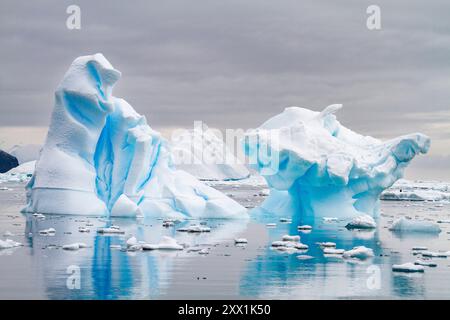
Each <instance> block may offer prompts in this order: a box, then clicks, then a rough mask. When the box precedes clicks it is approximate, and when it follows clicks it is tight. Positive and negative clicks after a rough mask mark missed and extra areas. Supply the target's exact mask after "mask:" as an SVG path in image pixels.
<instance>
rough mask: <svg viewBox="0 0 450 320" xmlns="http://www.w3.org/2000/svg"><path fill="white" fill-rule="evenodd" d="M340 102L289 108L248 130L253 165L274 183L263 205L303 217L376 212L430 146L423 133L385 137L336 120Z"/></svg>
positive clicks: (248, 150) (307, 219) (246, 144)
mask: <svg viewBox="0 0 450 320" xmlns="http://www.w3.org/2000/svg"><path fill="white" fill-rule="evenodd" d="M341 107H342V105H331V106H329V107H327V108H326V109H325V110H323V111H322V112H314V111H311V110H308V109H304V108H298V107H290V108H286V109H285V110H284V111H283V112H282V113H281V114H278V115H276V116H274V117H272V118H271V119H269V120H267V121H266V122H265V123H264V124H262V125H261V126H260V127H259V128H258V129H255V130H253V131H251V132H249V133H248V134H247V135H246V137H245V141H244V148H245V153H246V154H247V156H248V157H249V158H250V159H253V160H252V161H251V167H253V168H254V169H256V170H257V171H258V172H259V173H260V174H261V175H262V176H263V177H264V178H265V179H266V181H267V184H268V186H269V187H270V189H271V191H270V196H269V197H268V199H266V201H265V202H264V203H263V204H262V208H263V209H265V210H268V211H270V212H271V213H273V214H282V215H287V214H291V215H294V216H296V217H297V218H298V219H300V220H301V222H302V223H312V221H313V220H314V219H315V218H317V217H324V216H333V217H339V218H351V217H355V216H358V215H362V214H368V215H370V216H376V215H377V214H378V210H379V198H380V194H381V193H382V192H383V190H385V189H387V188H389V187H390V186H392V185H393V184H394V182H395V181H397V180H398V179H400V178H401V177H402V176H403V171H404V169H405V168H406V166H407V165H408V164H409V162H410V161H411V160H412V159H413V158H414V157H415V156H416V155H417V154H419V153H426V152H427V151H428V149H429V147H430V139H429V138H428V137H427V136H425V135H423V134H421V133H413V134H409V135H405V136H401V137H397V138H394V139H392V140H388V141H386V142H382V141H380V140H378V139H375V138H372V137H369V136H363V135H360V134H357V133H355V132H353V131H351V130H350V129H347V128H346V127H344V126H343V125H341V124H340V123H339V121H337V120H336V116H335V115H334V113H335V112H336V111H337V110H339V109H340V108H341Z"/></svg>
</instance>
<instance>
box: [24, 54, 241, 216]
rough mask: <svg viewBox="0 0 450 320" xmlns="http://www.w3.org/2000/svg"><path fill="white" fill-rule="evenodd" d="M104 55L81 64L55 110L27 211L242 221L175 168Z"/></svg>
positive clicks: (235, 207)
mask: <svg viewBox="0 0 450 320" xmlns="http://www.w3.org/2000/svg"><path fill="white" fill-rule="evenodd" d="M120 76H121V73H120V72H119V71H118V70H116V69H114V68H113V66H112V65H111V64H110V63H109V62H108V61H107V60H106V59H105V57H104V56H103V55H102V54H95V55H90V56H83V57H79V58H77V59H75V60H74V62H73V63H72V65H71V66H70V68H69V70H68V71H67V73H66V74H65V76H64V78H63V80H62V82H61V83H60V85H59V86H58V88H57V89H56V93H55V107H54V110H53V114H52V118H51V123H50V127H49V131H48V135H47V139H46V142H45V145H44V147H43V148H42V151H41V154H40V158H39V160H38V161H37V164H36V170H35V174H34V176H33V178H32V179H31V180H30V182H29V184H28V186H27V206H26V208H25V209H24V211H25V212H39V213H54V214H77V215H96V216H107V215H111V216H136V215H141V214H142V215H144V216H155V217H173V218H198V217H210V218H241V217H246V216H247V212H246V209H245V208H244V207H242V206H241V205H239V204H238V203H237V202H235V201H234V200H232V199H230V198H228V197H226V196H225V195H223V194H222V193H220V192H219V191H217V190H215V189H213V188H210V187H208V186H206V185H204V184H203V183H201V182H200V181H198V180H197V179H196V178H194V177H193V176H191V175H190V174H188V173H186V172H184V171H181V170H176V169H175V168H174V167H173V165H172V161H171V154H170V149H169V146H168V145H167V143H166V141H165V140H164V139H162V137H161V136H160V134H159V133H158V132H156V131H154V130H152V129H151V128H150V127H149V126H148V125H147V121H146V119H145V117H144V116H141V115H139V114H138V113H136V111H135V110H134V109H133V108H132V107H131V106H130V105H129V104H128V103H127V102H126V101H125V100H123V99H119V98H116V97H114V96H113V95H112V90H113V87H114V84H115V83H116V82H117V81H118V79H119V78H120Z"/></svg>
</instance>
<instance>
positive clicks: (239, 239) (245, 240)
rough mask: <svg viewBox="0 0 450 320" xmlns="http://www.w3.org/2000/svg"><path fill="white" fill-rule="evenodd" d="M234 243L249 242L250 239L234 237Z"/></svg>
mask: <svg viewBox="0 0 450 320" xmlns="http://www.w3.org/2000/svg"><path fill="white" fill-rule="evenodd" d="M234 243H235V244H243V243H248V241H247V239H245V238H237V239H234Z"/></svg>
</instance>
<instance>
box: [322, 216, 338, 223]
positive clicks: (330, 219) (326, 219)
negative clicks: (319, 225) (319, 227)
mask: <svg viewBox="0 0 450 320" xmlns="http://www.w3.org/2000/svg"><path fill="white" fill-rule="evenodd" d="M322 219H323V221H324V222H337V221H338V220H339V219H338V218H335V217H323V218H322Z"/></svg>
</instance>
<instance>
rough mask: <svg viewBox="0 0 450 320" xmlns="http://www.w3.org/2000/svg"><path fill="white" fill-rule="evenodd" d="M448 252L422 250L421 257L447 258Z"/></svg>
mask: <svg viewBox="0 0 450 320" xmlns="http://www.w3.org/2000/svg"><path fill="white" fill-rule="evenodd" d="M449 255H450V252H435V251H424V252H422V257H428V258H447V257H448V256H449Z"/></svg>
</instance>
